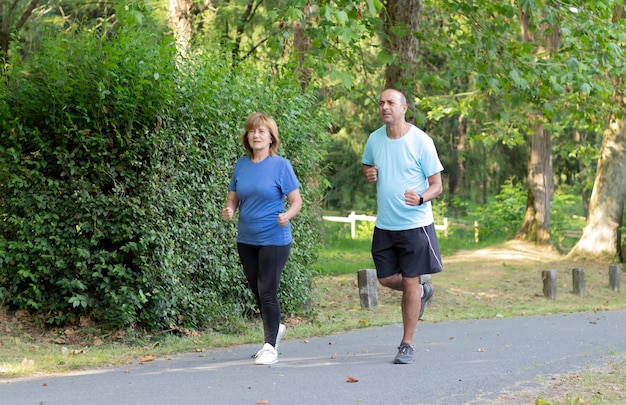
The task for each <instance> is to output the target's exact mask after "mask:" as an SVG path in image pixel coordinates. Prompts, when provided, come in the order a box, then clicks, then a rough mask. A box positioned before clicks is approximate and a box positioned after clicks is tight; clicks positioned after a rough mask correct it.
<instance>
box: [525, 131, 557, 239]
mask: <svg viewBox="0 0 626 405" xmlns="http://www.w3.org/2000/svg"><path fill="white" fill-rule="evenodd" d="M535 131H536V132H535V134H534V135H532V136H530V137H529V139H528V200H527V203H526V215H525V216H524V221H523V222H522V226H521V227H520V230H519V231H518V232H517V237H518V238H521V239H526V240H529V241H532V242H535V243H538V244H549V243H551V242H550V200H551V199H552V194H553V191H554V184H553V180H552V140H551V136H550V132H549V131H546V130H545V129H544V128H543V126H542V124H539V123H538V124H536V125H535Z"/></svg>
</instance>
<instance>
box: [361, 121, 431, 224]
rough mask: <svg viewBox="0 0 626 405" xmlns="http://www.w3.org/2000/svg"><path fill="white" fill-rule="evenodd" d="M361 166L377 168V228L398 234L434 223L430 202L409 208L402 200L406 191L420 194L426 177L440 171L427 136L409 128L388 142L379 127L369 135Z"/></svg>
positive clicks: (383, 128) (412, 126)
mask: <svg viewBox="0 0 626 405" xmlns="http://www.w3.org/2000/svg"><path fill="white" fill-rule="evenodd" d="M362 163H363V164H366V165H370V166H376V167H378V179H377V181H376V193H377V201H378V213H377V215H376V226H377V227H378V228H380V229H385V230H388V231H401V230H407V229H414V228H418V227H421V226H426V225H430V224H432V223H433V222H434V218H433V211H432V206H431V204H430V201H429V202H426V203H424V204H422V205H418V206H409V205H407V204H406V201H405V199H404V192H405V191H406V190H413V191H415V192H416V193H418V194H422V193H423V192H424V191H426V189H427V188H428V177H429V176H432V175H433V174H436V173H439V172H441V171H442V170H443V165H442V164H441V161H440V160H439V156H438V155H437V149H436V148H435V143H434V142H433V140H432V138H431V137H430V136H428V134H426V133H425V132H424V131H422V130H420V129H419V128H417V127H416V126H414V125H411V128H410V129H409V131H408V132H407V133H406V134H405V135H404V136H402V137H401V138H397V139H390V138H389V137H388V136H387V128H386V126H382V127H381V128H379V129H377V130H376V131H374V132H372V133H371V134H370V136H369V138H368V140H367V143H366V144H365V152H364V153H363V159H362Z"/></svg>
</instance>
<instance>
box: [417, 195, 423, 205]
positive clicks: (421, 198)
mask: <svg viewBox="0 0 626 405" xmlns="http://www.w3.org/2000/svg"><path fill="white" fill-rule="evenodd" d="M418 195H419V196H420V203H419V204H417V205H422V204H424V197H422V195H421V194H418Z"/></svg>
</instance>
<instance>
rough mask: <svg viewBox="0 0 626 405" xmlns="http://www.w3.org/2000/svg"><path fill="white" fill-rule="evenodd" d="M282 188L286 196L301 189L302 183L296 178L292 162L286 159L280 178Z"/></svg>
mask: <svg viewBox="0 0 626 405" xmlns="http://www.w3.org/2000/svg"><path fill="white" fill-rule="evenodd" d="M280 188H281V191H282V192H283V194H284V195H287V194H289V193H291V192H292V191H294V190H295V189H297V188H300V182H299V181H298V178H297V177H296V173H295V172H294V170H293V167H292V166H291V162H289V160H287V159H285V164H284V167H283V170H282V173H281V176H280Z"/></svg>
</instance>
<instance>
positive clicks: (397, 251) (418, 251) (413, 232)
mask: <svg viewBox="0 0 626 405" xmlns="http://www.w3.org/2000/svg"><path fill="white" fill-rule="evenodd" d="M372 258H373V259H374V264H375V265H376V274H377V276H378V278H385V277H389V276H393V275H394V274H397V273H401V274H402V276H403V277H419V276H421V275H422V274H433V273H439V272H440V271H442V270H443V266H442V264H441V253H440V252H439V243H438V242H437V233H436V232H435V224H430V225H427V226H423V227H420V228H414V229H408V230H404V231H386V230H383V229H380V228H374V236H373V238H372Z"/></svg>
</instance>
